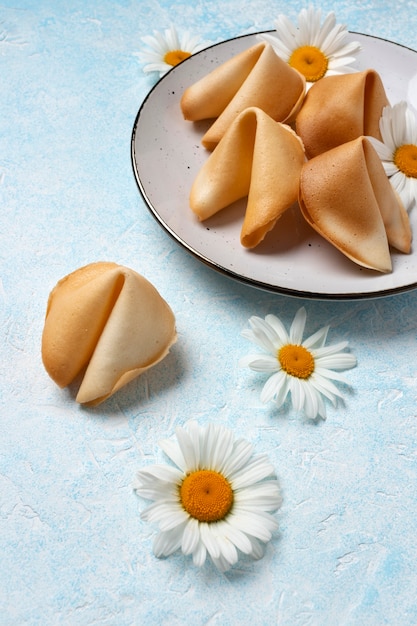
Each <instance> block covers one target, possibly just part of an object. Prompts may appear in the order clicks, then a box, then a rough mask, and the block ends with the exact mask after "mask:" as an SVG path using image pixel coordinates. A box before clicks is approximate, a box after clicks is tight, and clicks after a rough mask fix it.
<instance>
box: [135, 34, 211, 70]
mask: <svg viewBox="0 0 417 626" xmlns="http://www.w3.org/2000/svg"><path fill="white" fill-rule="evenodd" d="M141 40H142V41H143V43H144V44H146V45H147V46H148V48H149V50H142V51H141V52H139V53H138V54H137V55H136V56H138V57H139V59H140V61H141V62H142V63H146V65H145V66H144V68H143V71H144V72H145V73H146V74H148V73H150V72H158V73H159V76H160V77H161V76H163V75H164V74H166V72H167V71H168V70H170V69H172V68H173V67H174V66H175V65H178V63H181V61H184V60H185V59H188V57H190V56H191V55H192V54H195V53H196V52H199V51H200V50H203V49H204V48H207V46H209V45H210V43H209V42H202V41H201V40H200V38H199V37H197V36H192V35H191V34H190V33H189V32H187V31H185V32H183V33H182V34H179V33H178V32H177V30H176V28H175V26H171V28H167V29H166V30H165V31H164V32H159V31H154V33H153V35H146V36H145V37H141Z"/></svg>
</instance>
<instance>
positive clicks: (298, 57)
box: [288, 46, 329, 83]
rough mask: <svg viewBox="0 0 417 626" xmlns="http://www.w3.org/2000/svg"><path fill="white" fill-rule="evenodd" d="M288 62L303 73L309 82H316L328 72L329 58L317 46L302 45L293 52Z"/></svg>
mask: <svg viewBox="0 0 417 626" xmlns="http://www.w3.org/2000/svg"><path fill="white" fill-rule="evenodd" d="M288 63H289V64H290V65H291V67H293V68H294V69H296V70H298V71H299V72H300V73H301V74H303V75H304V76H305V78H306V80H307V81H308V82H309V83H315V82H316V81H317V80H319V79H320V78H323V76H324V75H325V74H326V72H327V68H328V66H329V60H328V58H327V57H326V55H325V54H323V52H322V51H321V50H320V48H317V47H316V46H301V47H300V48H296V49H295V50H294V51H293V53H292V54H291V56H290V58H289V60H288Z"/></svg>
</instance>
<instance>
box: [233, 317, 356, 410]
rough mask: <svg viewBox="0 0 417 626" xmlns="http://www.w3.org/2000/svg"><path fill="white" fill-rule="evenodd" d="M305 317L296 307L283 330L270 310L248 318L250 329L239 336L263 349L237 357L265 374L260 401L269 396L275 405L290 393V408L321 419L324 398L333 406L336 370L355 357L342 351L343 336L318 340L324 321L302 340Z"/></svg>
mask: <svg viewBox="0 0 417 626" xmlns="http://www.w3.org/2000/svg"><path fill="white" fill-rule="evenodd" d="M306 319H307V314H306V310H305V308H304V307H302V308H301V309H299V310H298V311H297V313H296V315H295V318H294V320H293V322H292V324H291V328H290V332H289V334H288V333H287V331H286V329H285V327H284V325H283V323H282V322H281V320H279V319H278V318H277V317H276V316H275V315H267V316H266V317H265V319H262V318H260V317H251V318H250V319H249V325H250V327H251V328H250V329H245V330H244V331H243V332H242V335H243V337H245V338H246V339H248V340H249V341H251V342H252V343H254V344H256V345H258V346H260V347H261V348H263V349H264V350H266V351H267V352H268V353H269V354H265V355H263V354H259V353H258V354H251V355H248V356H247V357H244V358H243V359H241V360H240V362H239V365H240V366H241V367H246V366H249V367H250V368H251V369H252V370H254V371H255V372H263V373H266V374H271V376H270V378H269V379H268V380H267V382H266V383H265V385H264V387H263V389H262V393H261V401H262V402H268V401H270V400H275V401H276V403H277V405H278V407H280V406H282V405H283V404H284V402H285V400H286V398H287V396H288V395H290V396H291V400H292V405H293V408H294V409H295V410H296V411H301V410H304V412H305V414H306V416H307V417H308V418H311V419H314V418H316V417H317V416H320V417H322V418H323V419H326V406H325V403H324V398H327V399H328V400H330V401H331V402H332V403H333V405H334V406H335V405H336V400H337V398H338V397H342V395H341V393H340V391H339V390H338V389H337V387H336V386H335V385H334V383H333V382H332V381H333V380H335V381H339V382H343V383H345V382H346V381H345V379H344V378H343V377H342V376H341V374H339V373H338V371H340V370H346V369H350V368H352V367H355V365H356V358H355V357H354V356H353V355H352V354H349V353H348V352H342V350H344V348H346V347H347V345H348V342H347V341H342V342H340V343H337V344H335V345H333V346H327V347H326V346H325V345H324V344H325V342H326V338H327V333H328V330H329V326H325V327H324V328H321V329H320V330H318V331H317V332H316V333H314V334H313V335H311V337H309V338H308V339H306V340H305V341H302V339H303V333H304V328H305V323H306ZM334 370H338V371H334Z"/></svg>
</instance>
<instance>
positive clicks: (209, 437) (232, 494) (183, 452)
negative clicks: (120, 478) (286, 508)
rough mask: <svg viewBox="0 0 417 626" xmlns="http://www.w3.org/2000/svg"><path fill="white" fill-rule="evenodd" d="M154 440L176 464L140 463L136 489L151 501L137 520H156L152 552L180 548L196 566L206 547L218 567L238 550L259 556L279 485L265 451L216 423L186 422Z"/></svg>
mask: <svg viewBox="0 0 417 626" xmlns="http://www.w3.org/2000/svg"><path fill="white" fill-rule="evenodd" d="M160 446H161V448H162V450H163V451H164V452H165V454H166V455H167V456H168V457H169V459H170V460H171V461H172V462H173V464H174V465H172V464H170V465H153V466H149V467H145V468H144V469H142V470H140V471H139V472H138V474H137V477H136V482H135V484H134V488H135V490H136V492H137V493H138V495H140V496H141V497H143V498H146V499H149V500H153V503H152V504H151V505H150V506H148V507H147V508H146V509H145V510H144V511H143V512H142V515H141V517H142V519H144V520H146V521H149V522H152V523H157V524H159V530H160V532H159V534H158V535H157V536H156V538H155V540H154V545H153V551H154V554H155V556H157V557H165V556H169V555H170V554H172V553H173V552H175V551H176V550H179V549H181V550H182V552H183V554H185V555H192V557H193V562H194V565H196V566H202V565H203V564H204V562H205V560H206V556H207V554H208V555H209V556H210V557H211V559H212V561H213V563H214V564H215V565H216V567H217V568H218V569H219V570H220V571H222V572H224V571H226V570H228V569H229V568H230V567H231V566H232V565H234V564H235V563H236V562H237V561H238V558H239V551H240V552H242V553H244V554H247V555H250V556H252V557H253V558H256V559H259V558H261V557H262V556H263V553H264V545H265V544H266V543H267V542H268V541H269V540H270V539H271V538H272V533H273V531H274V530H276V529H277V527H278V523H277V520H276V519H275V517H274V516H273V515H272V513H273V512H275V511H276V510H277V509H278V508H279V506H280V504H281V497H280V489H279V485H278V481H277V479H276V476H275V473H274V468H273V466H272V465H271V464H270V462H269V460H268V458H267V457H266V456H263V455H254V451H253V447H252V445H251V444H250V443H249V442H247V441H245V440H244V439H235V438H234V435H233V432H232V431H231V430H229V429H228V428H225V427H223V426H221V425H215V424H209V425H208V426H207V427H203V426H199V425H198V424H197V423H196V422H189V424H188V426H187V427H186V428H183V427H178V428H177V429H176V441H175V440H173V439H168V440H164V441H162V442H160Z"/></svg>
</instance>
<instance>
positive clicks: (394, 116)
mask: <svg viewBox="0 0 417 626" xmlns="http://www.w3.org/2000/svg"><path fill="white" fill-rule="evenodd" d="M379 129H380V131H381V138H382V142H381V141H379V140H378V139H375V138H374V137H368V139H369V140H370V141H371V143H372V145H373V146H374V148H375V150H376V151H377V153H378V155H379V157H380V159H381V161H382V165H383V166H384V169H385V172H386V174H387V176H388V178H389V179H390V181H391V184H392V186H393V188H394V189H395V191H396V192H397V194H398V195H399V197H400V199H401V202H402V203H403V205H404V206H405V208H406V209H407V210H410V209H411V208H412V206H413V205H415V204H416V202H417V120H416V117H415V115H414V113H413V111H412V110H411V109H410V108H409V107H408V105H407V103H406V102H404V101H402V102H399V103H398V104H395V105H394V106H393V107H391V106H386V107H384V109H383V111H382V116H381V119H380V122H379Z"/></svg>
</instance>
